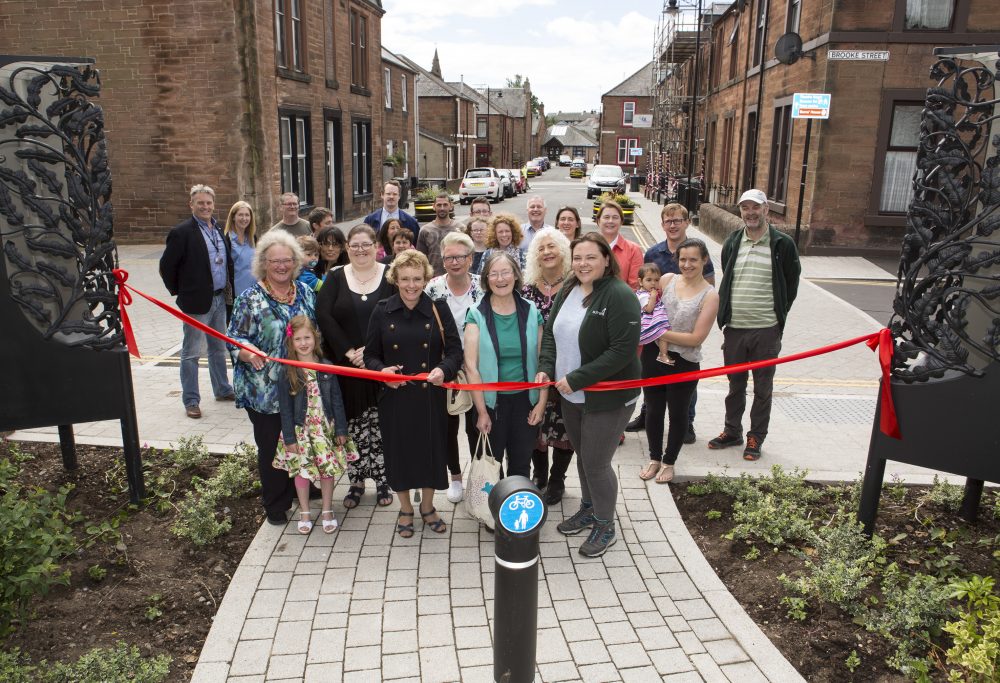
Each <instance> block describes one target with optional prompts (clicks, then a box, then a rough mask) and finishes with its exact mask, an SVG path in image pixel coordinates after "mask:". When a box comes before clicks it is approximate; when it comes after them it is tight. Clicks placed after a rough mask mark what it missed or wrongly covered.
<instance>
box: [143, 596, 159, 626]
mask: <svg viewBox="0 0 1000 683" xmlns="http://www.w3.org/2000/svg"><path fill="white" fill-rule="evenodd" d="M146 603H147V605H146V620H147V621H156V620H157V619H159V618H160V617H162V616H163V610H162V609H160V608H161V607H162V606H163V596H162V595H160V594H159V593H153V594H152V595H150V596H148V597H147V598H146Z"/></svg>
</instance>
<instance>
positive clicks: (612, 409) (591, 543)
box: [535, 232, 641, 557]
mask: <svg viewBox="0 0 1000 683" xmlns="http://www.w3.org/2000/svg"><path fill="white" fill-rule="evenodd" d="M572 254H573V257H572V266H573V274H572V275H571V276H570V277H569V278H568V279H567V280H566V282H565V284H563V288H562V291H561V292H559V296H558V298H557V299H556V303H555V305H554V306H553V307H552V312H551V313H550V314H549V320H548V323H546V325H545V335H544V337H543V339H542V352H541V358H540V359H539V363H538V365H539V368H540V371H539V373H538V375H537V376H536V377H535V381H536V382H548V381H550V380H549V378H550V377H551V378H554V379H555V380H556V383H555V388H556V390H557V391H558V392H559V393H560V394H561V400H562V414H563V419H564V420H565V422H566V432H567V433H568V434H569V440H570V443H572V444H573V450H575V451H576V453H577V458H576V467H577V471H578V472H579V473H580V493H581V502H580V509H579V510H577V512H576V513H575V514H574V515H573V516H572V517H570V518H569V519H566V520H564V521H562V522H560V523H559V525H558V526H557V527H556V529H557V530H558V531H559V532H560V533H562V534H565V535H567V536H569V535H572V534H577V533H579V532H581V531H583V530H584V529H590V530H591V532H590V536H589V537H588V538H587V540H586V541H585V542H584V543H583V545H581V546H580V554H581V555H584V556H586V557H599V556H600V555H603V554H604V553H605V552H607V549H608V548H609V547H610V546H611V545H612V544H613V543H614V542H615V541H616V540H617V537H616V535H615V518H614V516H615V504H616V503H617V499H618V479H617V477H616V476H615V471H614V467H612V465H611V459H612V457H614V454H615V450H616V449H617V448H618V438H619V435H620V434H621V433H622V430H623V429H624V428H625V424H626V423H627V422H628V418H629V416H630V415H631V414H632V409H633V406H634V404H635V402H636V399H638V397H639V390H638V389H619V390H616V391H587V392H584V391H583V389H585V388H586V387H589V386H591V385H592V384H595V383H597V382H601V381H604V380H631V379H638V378H639V358H638V356H637V355H636V349H637V348H639V320H640V316H641V314H640V310H639V300H638V299H637V298H636V296H635V293H633V292H632V290H631V289H630V288H629V286H628V285H627V284H625V283H624V282H623V281H622V280H620V279H619V277H618V262H617V261H616V260H615V257H614V254H613V253H612V251H611V247H610V246H608V243H607V242H605V241H604V238H603V237H602V236H601V235H600V234H598V233H593V232H589V233H587V234H585V235H583V236H582V237H580V238H579V239H576V240H574V241H573V244H572Z"/></svg>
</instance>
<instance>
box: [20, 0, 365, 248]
mask: <svg viewBox="0 0 1000 683" xmlns="http://www.w3.org/2000/svg"><path fill="white" fill-rule="evenodd" d="M383 13H384V11H383V9H382V6H381V2H379V0H349V1H335V0H323V1H322V2H308V3H304V2H298V1H297V0H234V1H233V2H225V3H220V2H194V1H193V0H178V1H176V2H170V3H163V2H157V1H155V0H131V1H128V2H126V1H125V0H93V1H92V2H87V3H81V2H78V1H77V0H35V1H33V2H27V1H26V0H7V1H6V2H4V3H3V4H2V5H0V26H2V27H3V35H4V45H3V49H4V51H7V52H10V53H14V54H24V55H31V54H35V55H69V56H87V57H94V58H95V59H96V61H97V67H98V68H99V69H100V71H101V81H102V93H101V98H100V104H101V105H102V107H103V108H104V112H105V121H106V132H107V137H108V145H109V155H110V163H111V167H112V172H113V174H114V196H113V201H114V205H115V230H116V236H117V238H118V239H120V240H122V241H133V242H159V241H161V240H162V239H163V238H164V236H165V234H166V231H167V230H168V229H169V227H170V226H172V225H174V224H175V223H176V222H177V221H178V220H179V219H180V218H182V217H183V216H184V215H185V214H187V213H188V207H187V190H188V188H189V187H190V186H191V185H192V184H193V183H196V182H203V183H207V184H209V185H211V186H213V187H214V188H215V189H216V192H217V194H218V196H217V201H216V203H217V206H218V211H217V213H218V214H220V215H221V216H223V217H224V215H225V212H226V210H227V209H228V207H229V206H230V205H231V204H232V203H233V202H234V201H236V200H237V199H245V200H247V201H249V202H250V203H251V204H252V205H253V206H254V207H255V208H256V209H257V212H258V223H259V224H266V225H270V223H271V222H272V221H273V220H276V216H277V204H278V195H279V194H280V193H281V191H282V190H292V191H296V192H297V193H298V194H299V195H300V198H301V199H302V202H303V206H302V209H303V211H305V210H307V209H308V208H310V207H311V206H323V205H326V206H330V207H331V208H332V209H334V211H335V213H336V214H337V217H338V219H347V218H353V217H357V216H360V215H363V214H364V213H366V212H367V211H369V210H370V208H371V206H372V203H373V199H374V200H377V197H378V192H377V187H376V186H375V184H377V182H378V180H379V171H378V169H380V167H381V164H382V157H383V153H384V147H383V146H382V145H381V143H380V141H381V139H382V113H383V111H384V106H383V97H384V94H383V81H382V77H381V74H382V68H381V65H382V59H381V30H380V24H381V17H382V15H383Z"/></svg>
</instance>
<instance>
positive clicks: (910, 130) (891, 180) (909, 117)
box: [878, 103, 923, 213]
mask: <svg viewBox="0 0 1000 683" xmlns="http://www.w3.org/2000/svg"><path fill="white" fill-rule="evenodd" d="M922 110H923V106H922V105H919V104H909V103H907V104H895V105H893V108H892V124H891V126H892V127H891V128H890V129H889V145H888V147H887V148H886V151H885V166H884V168H883V170H882V191H881V193H880V195H879V206H878V208H879V211H881V212H883V213H906V210H907V209H908V208H909V206H910V198H911V197H912V196H913V174H914V173H915V172H916V170H917V144H918V143H919V141H920V112H921V111H922Z"/></svg>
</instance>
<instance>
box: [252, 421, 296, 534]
mask: <svg viewBox="0 0 1000 683" xmlns="http://www.w3.org/2000/svg"><path fill="white" fill-rule="evenodd" d="M246 411H247V415H249V416H250V422H251V424H253V440H254V441H255V442H256V444H257V470H258V472H259V473H260V502H261V505H263V506H264V510H265V511H266V512H267V513H268V514H275V515H280V514H284V513H285V512H287V511H288V508H290V507H291V506H292V498H294V497H295V487H294V486H293V484H292V478H291V477H289V476H288V472H285V471H284V470H277V469H275V468H274V467H273V466H272V465H271V463H272V462H273V461H274V454H275V452H276V451H277V450H278V439H279V438H280V436H281V415H280V414H278V413H274V414H273V415H272V414H270V413H258V412H257V411H256V410H254V409H253V408H247V409H246Z"/></svg>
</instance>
